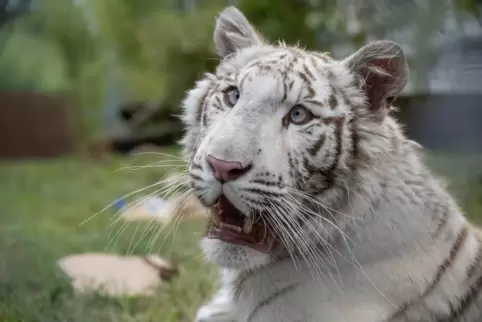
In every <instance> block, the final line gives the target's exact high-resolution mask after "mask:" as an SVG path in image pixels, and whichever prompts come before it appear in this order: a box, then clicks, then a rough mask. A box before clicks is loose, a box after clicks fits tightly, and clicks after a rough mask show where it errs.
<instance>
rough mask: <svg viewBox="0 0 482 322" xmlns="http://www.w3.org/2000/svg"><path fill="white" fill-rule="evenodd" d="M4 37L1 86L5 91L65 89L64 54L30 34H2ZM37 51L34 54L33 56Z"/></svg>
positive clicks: (0, 58)
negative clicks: (62, 56) (61, 54)
mask: <svg viewBox="0 0 482 322" xmlns="http://www.w3.org/2000/svg"><path fill="white" fill-rule="evenodd" d="M0 38H4V39H5V43H4V47H3V51H2V54H1V55H0V89H1V90H3V91H42V92H58V91H63V90H66V86H65V84H66V78H65V71H64V69H63V67H64V65H63V64H59V63H58V62H59V60H60V59H61V56H60V55H59V53H58V52H57V51H56V50H55V48H53V47H52V46H49V45H48V44H46V43H43V42H39V41H38V39H37V38H36V37H34V36H32V35H31V34H29V33H24V32H17V33H14V34H8V33H6V32H4V33H1V34H0ZM32 52H35V55H32Z"/></svg>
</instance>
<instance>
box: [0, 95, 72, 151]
mask: <svg viewBox="0 0 482 322" xmlns="http://www.w3.org/2000/svg"><path fill="white" fill-rule="evenodd" d="M70 112H71V110H70V108H69V105H68V104H67V101H66V100H65V99H64V98H63V97H61V96H57V95H47V94H40V93H1V92H0V158H3V159H6V158H7V159H17V158H38V157H40V158H44V157H58V156H62V155H67V154H70V153H72V152H73V151H74V148H75V140H74V130H73V122H72V118H71V115H72V113H70Z"/></svg>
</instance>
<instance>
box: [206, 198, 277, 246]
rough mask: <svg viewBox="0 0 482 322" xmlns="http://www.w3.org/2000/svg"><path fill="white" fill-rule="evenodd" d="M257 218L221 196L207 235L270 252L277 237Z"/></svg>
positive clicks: (212, 215)
mask: <svg viewBox="0 0 482 322" xmlns="http://www.w3.org/2000/svg"><path fill="white" fill-rule="evenodd" d="M257 219H258V220H256V219H254V220H253V218H250V217H248V216H246V215H244V214H243V213H242V212H241V211H239V210H238V209H237V208H236V207H235V206H234V205H233V204H232V203H231V202H230V201H229V200H228V199H227V198H226V197H225V196H221V197H220V198H219V202H218V203H217V204H216V205H215V206H214V207H213V209H212V214H211V220H210V222H209V226H208V232H207V237H208V238H211V239H219V240H222V241H225V242H228V243H233V244H238V245H244V246H249V247H251V248H253V249H256V250H258V251H260V252H265V253H266V252H269V251H271V250H272V249H273V246H274V241H275V238H274V236H273V235H272V234H271V233H270V232H269V230H268V227H267V226H266V225H265V224H264V222H263V220H259V218H257Z"/></svg>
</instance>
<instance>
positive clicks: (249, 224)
mask: <svg viewBox="0 0 482 322" xmlns="http://www.w3.org/2000/svg"><path fill="white" fill-rule="evenodd" d="M252 231H253V219H251V217H248V218H246V220H245V221H244V225H243V233H245V234H250V233H251V232H252Z"/></svg>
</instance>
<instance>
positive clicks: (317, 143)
mask: <svg viewBox="0 0 482 322" xmlns="http://www.w3.org/2000/svg"><path fill="white" fill-rule="evenodd" d="M214 41H215V45H216V48H217V51H218V53H219V55H220V56H221V58H222V60H221V62H220V64H219V66H218V67H217V70H216V71H215V73H214V74H207V75H205V77H204V78H203V79H202V80H200V81H199V82H198V83H197V84H196V86H195V88H194V89H192V90H190V91H189V93H188V94H187V97H186V98H185V100H184V104H183V105H184V113H183V121H184V123H185V125H186V133H185V136H184V138H183V141H182V143H183V147H184V155H185V157H186V158H187V159H188V160H189V161H190V164H189V173H190V177H191V187H192V189H193V191H194V193H195V195H196V197H197V198H198V199H199V200H200V201H201V203H202V204H204V206H207V207H209V208H211V209H212V216H211V220H210V224H209V227H208V231H207V234H206V236H205V238H204V239H203V241H202V248H203V251H204V253H205V255H206V257H207V259H208V260H209V261H212V262H214V263H216V264H217V265H219V266H220V267H221V270H222V287H221V289H220V290H219V292H218V294H217V295H216V296H215V297H214V298H213V299H212V301H211V302H210V303H207V304H206V305H205V306H203V307H201V308H200V309H199V310H198V314H197V317H196V321H197V322H201V321H204V322H207V321H225V322H226V321H238V322H298V321H300V322H301V321H303V322H320V321H323V322H332V321H349V322H354V321H357V322H360V321H361V322H364V321H369V322H377V321H383V322H394V321H480V320H482V317H481V309H479V305H481V304H482V295H481V292H480V290H481V287H482V269H481V265H480V263H481V257H482V243H481V238H480V236H479V235H478V234H479V233H478V232H477V231H476V230H475V229H474V228H472V227H471V226H470V225H469V223H468V221H467V220H466V218H465V217H464V215H463V214H462V212H461V210H460V209H459V207H458V206H457V204H456V202H455V201H454V199H453V198H452V197H451V196H450V195H449V194H448V193H447V191H446V190H445V188H444V185H443V184H442V183H441V182H440V181H439V180H438V179H436V178H435V177H434V176H433V175H432V174H431V173H430V172H429V170H428V169H427V168H426V167H425V165H424V164H423V160H422V157H421V153H420V147H419V146H418V145H417V144H416V143H415V142H413V141H410V140H408V139H406V138H405V136H404V135H403V133H402V131H401V129H400V127H399V125H398V124H397V122H396V121H395V119H394V118H393V117H392V116H390V114H389V112H390V109H391V108H392V107H391V102H392V100H393V98H394V97H395V96H397V94H399V93H400V91H401V90H402V89H403V88H404V86H405V84H406V82H407V66H406V60H405V56H404V53H403V51H402V49H401V48H400V46H399V45H397V44H396V43H393V42H390V41H378V42H374V43H371V44H368V45H366V46H365V47H363V48H361V49H360V50H358V51H357V52H356V53H354V54H353V55H351V56H349V57H347V58H346V59H344V60H341V61H336V60H333V59H331V58H330V57H329V56H327V55H325V54H319V53H315V52H310V51H307V50H302V49H300V48H296V47H290V46H287V45H285V44H283V43H281V44H279V45H271V44H268V43H266V42H265V41H264V40H263V39H262V38H261V36H260V35H259V34H258V32H257V31H255V29H254V28H253V27H252V26H251V25H250V24H249V22H248V21H247V19H246V18H245V17H244V15H243V14H242V13H241V12H240V11H239V10H238V9H236V8H235V7H228V8H226V9H225V10H224V11H223V12H222V13H221V14H220V16H219V17H218V19H217V24H216V27H215V31H214Z"/></svg>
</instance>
